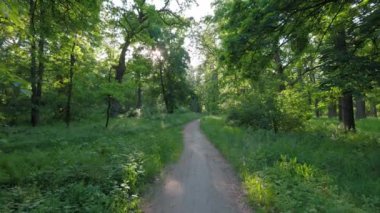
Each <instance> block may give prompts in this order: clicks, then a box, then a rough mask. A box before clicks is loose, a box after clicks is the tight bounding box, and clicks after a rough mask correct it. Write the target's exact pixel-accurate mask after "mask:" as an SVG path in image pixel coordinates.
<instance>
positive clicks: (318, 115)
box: [314, 98, 321, 118]
mask: <svg viewBox="0 0 380 213" xmlns="http://www.w3.org/2000/svg"><path fill="white" fill-rule="evenodd" d="M318 104H319V100H318V98H316V99H315V100H314V110H315V117H317V118H319V117H321V111H320V110H319V108H318Z"/></svg>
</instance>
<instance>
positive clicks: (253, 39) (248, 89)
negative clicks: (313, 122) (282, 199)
mask: <svg viewBox="0 0 380 213" xmlns="http://www.w3.org/2000/svg"><path fill="white" fill-rule="evenodd" d="M379 10H380V5H379V3H378V2H376V1H319V0H315V1H302V0H300V1H290V0H289V1H287V0H285V1H275V0H273V1H257V0H249V1H242V0H234V1H222V0H220V1H215V16H213V17H208V18H206V19H205V20H204V22H205V26H204V27H203V28H202V29H201V30H200V31H201V32H200V35H199V39H200V41H201V46H202V48H201V49H202V51H203V52H204V54H205V55H206V61H205V63H204V64H203V66H202V67H201V68H200V69H201V70H202V71H203V73H204V82H205V83H204V88H205V91H204V92H203V93H202V97H203V99H204V104H205V108H206V109H207V110H208V111H210V112H211V113H214V112H218V111H219V112H220V111H231V112H230V118H231V119H232V121H234V122H236V123H240V124H244V125H249V126H251V127H254V128H265V129H268V128H270V129H273V130H274V131H278V130H290V129H298V128H300V127H302V123H304V122H305V121H306V120H307V119H308V118H310V116H305V114H310V115H311V114H315V116H316V117H319V116H322V115H329V116H330V117H335V116H338V115H339V119H340V120H341V121H342V124H343V127H344V128H345V129H346V130H355V120H354V112H355V110H356V114H355V117H356V118H357V119H360V118H363V117H365V116H366V115H368V114H369V115H372V116H377V111H378V107H379V106H378V103H379V83H380V75H379V74H380V57H379V48H378V43H379V29H380V27H379V22H378V21H377V20H378V19H379ZM284 96H285V97H284ZM366 103H367V104H366Z"/></svg>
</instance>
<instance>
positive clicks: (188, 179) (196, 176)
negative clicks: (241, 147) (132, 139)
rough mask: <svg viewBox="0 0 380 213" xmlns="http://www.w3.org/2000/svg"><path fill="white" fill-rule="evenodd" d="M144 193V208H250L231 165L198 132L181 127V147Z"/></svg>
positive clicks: (194, 124)
mask: <svg viewBox="0 0 380 213" xmlns="http://www.w3.org/2000/svg"><path fill="white" fill-rule="evenodd" d="M163 176H164V178H163V179H162V181H158V182H157V184H156V186H155V187H154V188H153V190H152V192H151V193H150V195H148V198H147V200H149V201H146V204H145V205H144V207H143V209H144V212H147V213H149V212H153V211H154V212H157V213H160V212H165V213H170V212H184V213H186V212H199V213H201V212H219V213H223V212H251V210H250V208H249V207H248V205H247V204H246V202H245V196H244V193H243V190H242V188H241V185H240V183H239V180H238V178H237V176H236V175H235V173H234V171H233V169H232V167H231V166H230V165H229V164H228V163H227V162H226V161H225V160H224V158H223V157H222V155H221V154H220V153H219V152H218V151H217V150H216V149H215V148H214V146H213V145H211V143H210V142H209V141H208V139H207V138H206V137H205V136H204V135H203V134H202V133H201V131H200V128H199V120H196V121H193V122H191V123H189V124H188V125H187V126H186V127H185V129H184V151H183V153H182V155H181V158H180V160H179V161H178V162H177V163H176V164H174V165H172V166H169V167H168V168H167V169H166V171H165V172H164V175H163Z"/></svg>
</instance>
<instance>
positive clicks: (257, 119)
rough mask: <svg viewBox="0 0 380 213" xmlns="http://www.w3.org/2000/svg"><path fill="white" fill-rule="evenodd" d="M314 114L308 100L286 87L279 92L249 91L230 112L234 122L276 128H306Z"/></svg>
mask: <svg viewBox="0 0 380 213" xmlns="http://www.w3.org/2000/svg"><path fill="white" fill-rule="evenodd" d="M310 118H311V115H310V109H309V106H308V104H307V101H306V100H305V99H304V98H303V96H302V94H301V93H298V92H296V91H293V90H284V91H282V92H281V93H280V94H278V95H277V94H276V95H275V94H265V93H264V94H258V93H254V94H250V95H247V97H245V99H244V100H242V102H241V103H240V104H239V105H238V106H235V107H232V109H231V110H230V111H229V113H228V116H227V120H228V121H230V122H231V123H233V124H237V125H240V126H249V127H251V128H253V129H266V130H273V131H275V132H278V131H290V130H296V129H302V128H303V126H304V123H305V122H306V121H307V120H308V119H310Z"/></svg>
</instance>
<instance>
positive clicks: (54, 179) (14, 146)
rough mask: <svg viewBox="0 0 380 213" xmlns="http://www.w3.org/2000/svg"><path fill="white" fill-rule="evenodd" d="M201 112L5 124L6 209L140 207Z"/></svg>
mask: <svg viewBox="0 0 380 213" xmlns="http://www.w3.org/2000/svg"><path fill="white" fill-rule="evenodd" d="M196 117H197V115H196V114H192V113H182V114H174V115H170V116H156V117H155V118H151V119H136V118H134V119H130V118H119V119H116V120H112V123H111V126H110V127H109V128H108V129H105V128H104V127H103V121H82V122H75V123H73V124H72V125H71V126H70V128H66V127H65V126H64V125H63V124H62V125H61V124H55V125H54V126H42V127H38V128H35V129H31V128H30V127H28V126H25V127H5V128H3V129H1V131H0V136H1V137H0V138H1V139H0V212H139V210H138V205H139V201H140V195H141V192H142V190H143V189H144V188H145V186H146V184H147V183H149V182H151V181H152V179H153V178H154V176H155V175H157V173H159V171H160V170H161V169H162V168H163V166H164V165H165V164H167V163H168V162H171V161H174V160H175V159H177V158H178V157H179V154H180V152H181V150H182V143H181V141H182V134H181V131H182V126H183V125H184V124H185V123H186V122H188V121H190V120H192V119H195V118H196Z"/></svg>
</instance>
